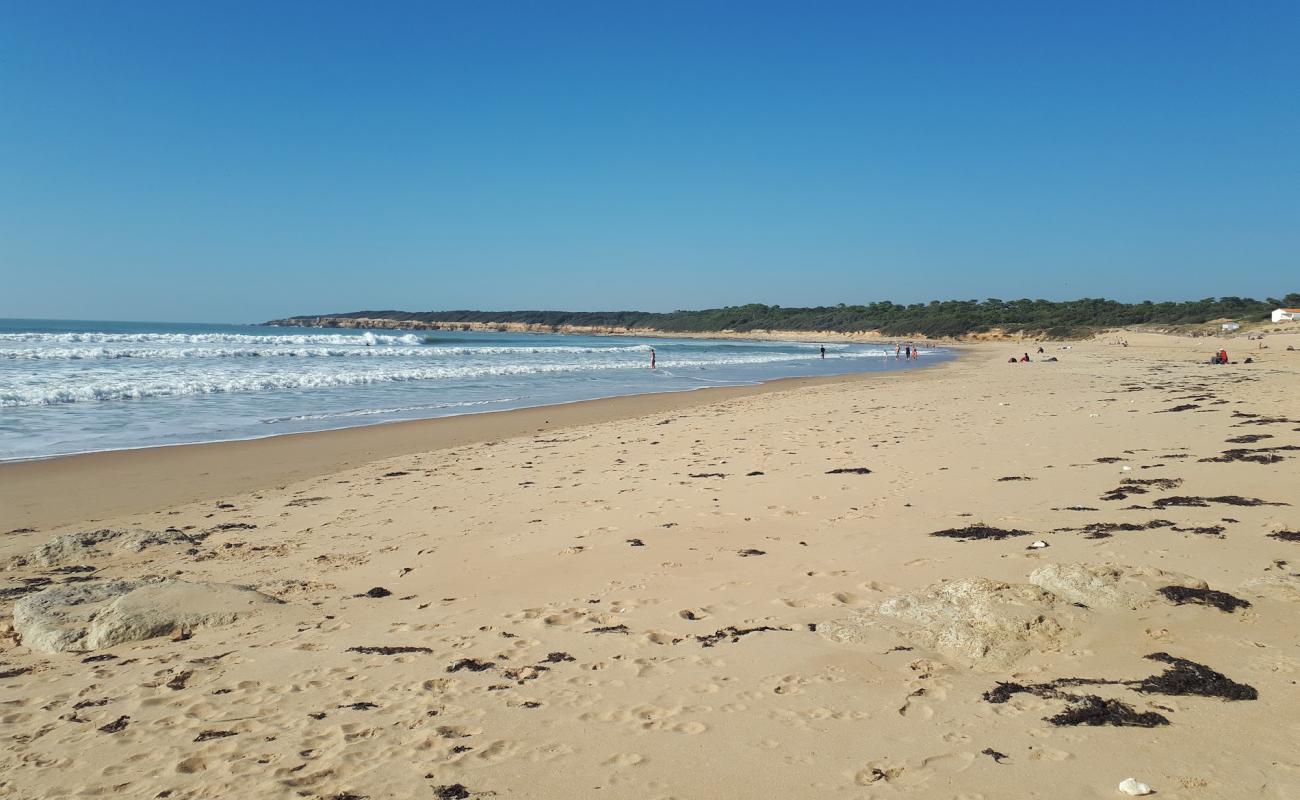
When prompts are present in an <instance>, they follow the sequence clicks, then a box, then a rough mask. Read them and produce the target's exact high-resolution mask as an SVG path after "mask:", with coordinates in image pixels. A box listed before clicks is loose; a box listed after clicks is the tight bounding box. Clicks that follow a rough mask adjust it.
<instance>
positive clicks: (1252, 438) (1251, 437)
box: [1224, 433, 1273, 444]
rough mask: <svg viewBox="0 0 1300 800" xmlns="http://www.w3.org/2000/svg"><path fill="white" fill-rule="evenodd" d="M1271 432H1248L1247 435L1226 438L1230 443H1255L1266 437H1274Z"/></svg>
mask: <svg viewBox="0 0 1300 800" xmlns="http://www.w3.org/2000/svg"><path fill="white" fill-rule="evenodd" d="M1272 438H1273V434H1271V433H1248V434H1246V435H1245V436H1234V437H1232V438H1231V439H1225V440H1224V441H1226V442H1227V443H1228V444H1254V443H1255V442H1259V441H1263V440H1264V439H1272Z"/></svg>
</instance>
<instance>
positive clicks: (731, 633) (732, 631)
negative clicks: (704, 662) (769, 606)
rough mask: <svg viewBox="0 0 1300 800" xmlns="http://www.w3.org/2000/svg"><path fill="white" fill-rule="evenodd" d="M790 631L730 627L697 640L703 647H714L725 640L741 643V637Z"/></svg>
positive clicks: (770, 627) (783, 629) (761, 626)
mask: <svg viewBox="0 0 1300 800" xmlns="http://www.w3.org/2000/svg"><path fill="white" fill-rule="evenodd" d="M788 630H790V629H789V628H774V627H772V626H771V625H760V626H759V627H757V628H737V627H736V626H735V625H729V626H727V627H725V628H722V629H721V630H717V631H714V632H713V633H710V634H707V635H704V636H696V637H695V640H696V641H698V642H699V643H700V645H701V646H702V647H713V646H714V645H715V644H719V643H721V642H722V641H723V640H725V639H730V640H731V641H732V642H738V641H740V637H742V636H748V635H749V634H751V633H761V632H763V631H788Z"/></svg>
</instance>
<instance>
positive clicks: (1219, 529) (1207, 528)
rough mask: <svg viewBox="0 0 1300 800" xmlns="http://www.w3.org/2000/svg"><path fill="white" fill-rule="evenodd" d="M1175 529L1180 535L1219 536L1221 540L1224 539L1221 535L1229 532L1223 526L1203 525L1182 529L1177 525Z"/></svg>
mask: <svg viewBox="0 0 1300 800" xmlns="http://www.w3.org/2000/svg"><path fill="white" fill-rule="evenodd" d="M1173 529H1174V530H1176V531H1178V532H1179V533H1195V534H1199V535H1201V536H1219V538H1223V537H1222V536H1221V534H1222V533H1223V532H1224V531H1225V530H1227V529H1226V528H1224V527H1223V526H1222V525H1202V526H1192V527H1190V528H1180V527H1178V526H1177V525H1175V526H1174V528H1173Z"/></svg>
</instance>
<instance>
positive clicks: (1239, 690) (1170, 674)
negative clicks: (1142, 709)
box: [1126, 653, 1259, 700]
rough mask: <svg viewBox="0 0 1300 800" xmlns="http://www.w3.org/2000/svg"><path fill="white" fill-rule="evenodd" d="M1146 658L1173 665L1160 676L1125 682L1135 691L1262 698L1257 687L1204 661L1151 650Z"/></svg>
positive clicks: (1249, 698)
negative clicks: (1217, 670) (1237, 679)
mask: <svg viewBox="0 0 1300 800" xmlns="http://www.w3.org/2000/svg"><path fill="white" fill-rule="evenodd" d="M1147 658H1148V659H1150V660H1152V661H1160V662H1163V663H1165V664H1169V665H1171V668H1170V669H1167V670H1165V671H1164V672H1162V673H1161V674H1159V675H1153V676H1152V677H1150V678H1145V679H1143V680H1141V681H1136V682H1129V683H1127V684H1126V685H1128V686H1130V688H1132V689H1133V690H1134V691H1138V692H1142V693H1143V694H1167V695H1174V696H1183V695H1195V696H1196V697H1218V698H1221V699H1223V700H1257V699H1259V692H1258V691H1256V690H1255V687H1253V686H1247V685H1246V684H1244V683H1237V682H1236V681H1234V680H1231V679H1230V678H1228V677H1227V676H1226V675H1224V674H1223V673H1221V672H1216V671H1214V670H1212V669H1210V668H1209V667H1207V666H1205V665H1204V664H1198V663H1196V662H1195V661H1189V660H1187V659H1185V658H1178V657H1177V656H1171V655H1169V654H1168V653H1152V654H1151V655H1149V656H1147Z"/></svg>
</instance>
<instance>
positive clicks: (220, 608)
mask: <svg viewBox="0 0 1300 800" xmlns="http://www.w3.org/2000/svg"><path fill="white" fill-rule="evenodd" d="M281 604H282V601H280V600H277V599H275V598H274V597H269V596H267V595H264V594H262V593H261V592H259V591H257V590H255V589H251V588H249V587H246V586H232V585H230V584H222V583H188V582H186V581H176V580H150V581H105V582H103V583H83V584H76V585H72V586H56V587H53V588H50V589H45V590H44V591H41V592H37V593H35V594H30V595H28V596H26V597H24V598H22V599H21V600H19V601H18V602H17V603H14V611H13V618H14V630H16V631H17V632H18V635H19V636H21V637H22V643H23V644H24V645H26V646H27V647H30V648H31V649H33V650H41V651H44V652H46V653H60V652H63V651H65V650H81V651H84V650H97V649H100V648H104V647H112V646H113V645H117V644H121V643H122V642H131V641H137V640H140V639H151V638H153V637H155V636H164V635H166V634H168V633H170V632H171V631H172V630H174V629H176V628H178V627H179V628H190V629H194V628H202V627H205V626H212V625H227V624H229V623H231V622H234V621H235V620H236V619H238V618H239V617H242V616H244V615H247V614H250V613H253V612H255V611H258V610H259V607H263V606H274V605H281Z"/></svg>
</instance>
